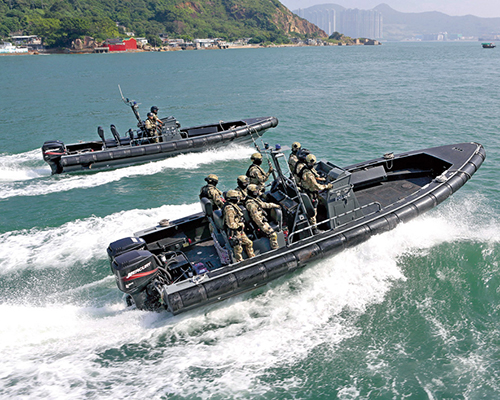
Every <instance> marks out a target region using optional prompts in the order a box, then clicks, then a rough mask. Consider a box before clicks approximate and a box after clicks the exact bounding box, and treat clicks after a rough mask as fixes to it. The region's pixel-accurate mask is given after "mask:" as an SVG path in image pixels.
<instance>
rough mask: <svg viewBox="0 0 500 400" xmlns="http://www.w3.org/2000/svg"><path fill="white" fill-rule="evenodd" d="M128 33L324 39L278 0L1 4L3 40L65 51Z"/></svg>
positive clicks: (21, 0)
mask: <svg viewBox="0 0 500 400" xmlns="http://www.w3.org/2000/svg"><path fill="white" fill-rule="evenodd" d="M129 32H133V33H134V34H135V35H136V36H139V37H146V38H148V40H150V42H152V44H153V45H156V44H159V43H157V42H158V41H159V40H160V39H159V35H160V34H167V35H169V36H171V37H178V38H184V39H193V38H222V39H226V40H235V39H238V38H252V41H253V42H254V43H260V42H265V41H271V42H274V43H288V42H289V38H290V37H293V36H295V37H323V36H326V34H325V33H324V32H323V31H322V30H320V29H319V28H318V27H317V26H315V25H313V24H311V23H310V22H308V21H306V20H305V19H302V18H300V17H298V16H296V15H295V14H292V12H291V11H290V10H288V9H287V8H286V7H285V6H283V5H282V4H281V3H280V2H279V1H278V0H189V1H186V0H0V37H3V38H7V37H8V36H9V35H13V34H17V35H39V36H41V37H42V38H43V39H44V42H45V44H46V45H48V46H69V45H70V44H71V42H72V41H73V40H75V39H76V38H82V37H84V36H92V37H94V38H96V39H97V40H104V39H107V38H114V37H124V36H127V33H129Z"/></svg>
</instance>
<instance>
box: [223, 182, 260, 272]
mask: <svg viewBox="0 0 500 400" xmlns="http://www.w3.org/2000/svg"><path fill="white" fill-rule="evenodd" d="M226 198H227V203H226V205H225V206H224V226H225V228H226V233H227V236H228V238H229V243H230V244H231V246H232V247H233V254H234V261H235V262H240V261H243V247H242V245H243V246H245V251H246V253H247V256H248V258H252V257H255V254H254V252H253V243H252V241H251V240H250V239H249V238H248V237H247V235H246V234H245V219H244V216H243V211H241V209H240V208H239V207H238V200H239V198H240V196H239V195H238V192H237V191H236V190H229V191H228V192H227V193H226Z"/></svg>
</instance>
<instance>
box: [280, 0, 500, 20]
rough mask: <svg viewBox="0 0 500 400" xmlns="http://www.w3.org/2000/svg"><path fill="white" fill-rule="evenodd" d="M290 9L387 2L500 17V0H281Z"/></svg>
mask: <svg viewBox="0 0 500 400" xmlns="http://www.w3.org/2000/svg"><path fill="white" fill-rule="evenodd" d="M280 1H281V3H283V4H284V5H285V6H286V7H288V8H289V9H290V10H296V9H297V8H307V7H311V6H314V5H316V4H329V3H333V4H339V5H341V6H343V7H346V8H359V9H366V10H369V9H371V8H373V7H375V6H378V5H379V4H380V3H386V4H388V5H389V6H391V7H392V8H394V9H395V10H397V11H401V12H423V11H441V12H443V13H445V14H448V15H467V14H472V15H476V16H478V17H485V18H487V17H500V0H326V1H325V0H280Z"/></svg>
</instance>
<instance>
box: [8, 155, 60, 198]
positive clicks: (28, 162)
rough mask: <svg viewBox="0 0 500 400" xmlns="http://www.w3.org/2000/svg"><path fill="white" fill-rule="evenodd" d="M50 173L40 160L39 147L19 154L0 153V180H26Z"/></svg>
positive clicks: (48, 168)
mask: <svg viewBox="0 0 500 400" xmlns="http://www.w3.org/2000/svg"><path fill="white" fill-rule="evenodd" d="M50 173H51V172H50V167H49V166H47V164H45V162H43V160H42V156H41V150H40V149H37V150H31V151H28V152H26V153H21V154H10V155H6V154H0V182H15V181H26V180H30V179H35V178H41V177H44V176H49V175H50ZM0 189H2V185H1V184H0ZM0 196H1V195H0ZM0 198H1V197H0Z"/></svg>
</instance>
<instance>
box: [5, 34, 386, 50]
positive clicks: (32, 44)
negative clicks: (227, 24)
mask: <svg viewBox="0 0 500 400" xmlns="http://www.w3.org/2000/svg"><path fill="white" fill-rule="evenodd" d="M160 38H161V40H162V44H161V45H160V46H152V45H151V44H149V43H148V40H147V39H146V38H143V37H128V38H125V39H116V38H113V39H107V40H105V41H103V42H97V41H96V40H95V39H94V38H92V37H89V36H86V37H85V38H84V39H76V40H74V41H73V42H72V43H71V47H70V48H56V49H48V48H46V47H45V46H44V45H43V42H42V40H41V38H39V37H38V36H36V35H27V36H21V35H20V36H11V38H10V42H4V43H3V44H0V54H38V53H67V54H85V53H115V52H141V51H179V50H203V49H206V50H210V49H231V48H233V49H234V48H259V47H278V46H281V47H283V46H352V45H380V44H381V43H380V42H379V41H377V40H373V39H350V38H347V39H348V40H345V41H331V40H324V39H305V40H301V39H296V38H292V39H291V43H290V44H286V45H275V44H266V45H263V44H251V43H249V42H250V39H251V38H244V39H239V40H237V41H234V42H228V41H225V40H223V39H217V38H216V39H194V40H193V41H186V40H184V39H178V38H169V37H166V36H165V37H163V36H162V35H160Z"/></svg>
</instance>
